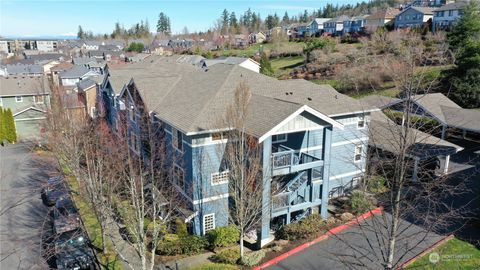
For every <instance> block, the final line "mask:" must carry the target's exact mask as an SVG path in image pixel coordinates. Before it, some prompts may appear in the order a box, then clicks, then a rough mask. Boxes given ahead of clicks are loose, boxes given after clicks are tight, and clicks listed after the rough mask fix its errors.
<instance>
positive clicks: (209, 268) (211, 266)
mask: <svg viewBox="0 0 480 270" xmlns="http://www.w3.org/2000/svg"><path fill="white" fill-rule="evenodd" d="M224 269H225V270H238V269H240V268H239V267H238V266H235V265H231V264H222V263H207V264H203V265H199V266H195V267H192V268H188V270H224Z"/></svg>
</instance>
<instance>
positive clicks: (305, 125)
mask: <svg viewBox="0 0 480 270" xmlns="http://www.w3.org/2000/svg"><path fill="white" fill-rule="evenodd" d="M327 125H328V123H327V122H325V121H322V120H321V119H319V118H317V117H315V116H313V115H312V114H310V113H308V112H302V113H301V114H299V115H297V116H295V117H294V118H293V119H291V120H290V121H288V122H286V123H285V124H284V125H283V126H281V127H280V128H279V129H278V130H277V131H276V132H275V133H276V134H283V133H291V132H296V131H298V130H312V129H321V128H323V127H325V126H327Z"/></svg>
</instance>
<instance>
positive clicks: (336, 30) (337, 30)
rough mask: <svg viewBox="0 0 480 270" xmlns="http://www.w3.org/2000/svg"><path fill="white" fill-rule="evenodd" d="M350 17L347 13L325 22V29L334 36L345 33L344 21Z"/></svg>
mask: <svg viewBox="0 0 480 270" xmlns="http://www.w3.org/2000/svg"><path fill="white" fill-rule="evenodd" d="M349 20H350V18H349V17H348V16H346V15H342V16H340V17H336V18H333V19H331V20H328V21H326V22H324V23H323V31H324V32H326V33H330V34H332V35H334V36H339V35H342V33H343V22H344V21H349Z"/></svg>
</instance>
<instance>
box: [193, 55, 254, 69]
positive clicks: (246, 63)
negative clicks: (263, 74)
mask: <svg viewBox="0 0 480 270" xmlns="http://www.w3.org/2000/svg"><path fill="white" fill-rule="evenodd" d="M217 64H227V65H239V66H241V67H243V68H246V69H248V70H251V71H254V72H256V73H260V64H259V63H258V62H256V61H255V60H253V59H251V58H243V57H219V58H215V59H203V60H201V61H200V66H201V67H202V68H210V67H212V66H214V65H217Z"/></svg>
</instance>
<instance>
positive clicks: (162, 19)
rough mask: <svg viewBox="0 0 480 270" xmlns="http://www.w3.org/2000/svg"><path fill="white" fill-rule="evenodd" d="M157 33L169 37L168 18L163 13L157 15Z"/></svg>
mask: <svg viewBox="0 0 480 270" xmlns="http://www.w3.org/2000/svg"><path fill="white" fill-rule="evenodd" d="M157 32H159V33H164V34H166V35H169V34H170V32H171V27H170V18H169V17H168V16H167V15H166V14H165V13H163V12H160V14H159V15H158V22H157Z"/></svg>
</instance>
